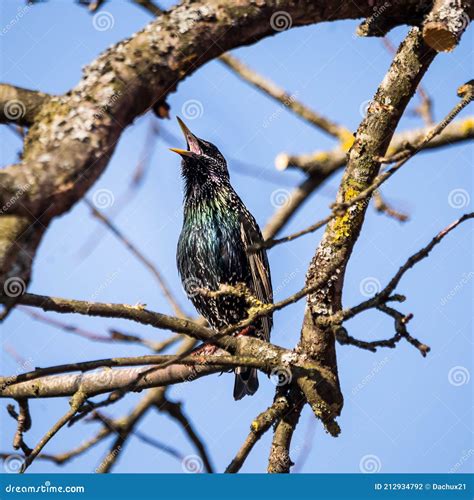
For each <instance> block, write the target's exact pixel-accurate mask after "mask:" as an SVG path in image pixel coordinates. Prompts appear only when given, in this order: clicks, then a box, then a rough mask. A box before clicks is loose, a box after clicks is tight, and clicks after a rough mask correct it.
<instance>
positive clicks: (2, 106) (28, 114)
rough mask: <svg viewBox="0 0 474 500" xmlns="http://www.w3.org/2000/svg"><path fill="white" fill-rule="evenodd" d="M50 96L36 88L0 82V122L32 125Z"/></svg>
mask: <svg viewBox="0 0 474 500" xmlns="http://www.w3.org/2000/svg"><path fill="white" fill-rule="evenodd" d="M50 98H51V97H50V96H49V95H47V94H43V93H42V92H38V91H36V90H28V89H23V88H21V87H14V86H13V85H8V84H6V83H0V123H16V124H17V125H22V126H26V127H29V126H31V125H32V124H33V123H34V121H35V119H36V116H37V114H38V113H39V111H40V109H41V108H42V107H43V106H44V105H45V104H46V103H47V102H48V101H49V100H50Z"/></svg>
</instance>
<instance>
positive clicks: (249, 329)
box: [236, 325, 255, 337]
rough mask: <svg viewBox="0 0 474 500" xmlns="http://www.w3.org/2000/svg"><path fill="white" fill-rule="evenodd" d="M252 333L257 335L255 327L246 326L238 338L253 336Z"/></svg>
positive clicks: (238, 334)
mask: <svg viewBox="0 0 474 500" xmlns="http://www.w3.org/2000/svg"><path fill="white" fill-rule="evenodd" d="M252 333H255V327H254V326H252V325H249V326H246V327H245V328H243V329H242V330H240V332H238V333H237V335H236V337H242V336H244V335H251V334H252Z"/></svg>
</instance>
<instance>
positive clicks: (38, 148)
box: [0, 0, 431, 303]
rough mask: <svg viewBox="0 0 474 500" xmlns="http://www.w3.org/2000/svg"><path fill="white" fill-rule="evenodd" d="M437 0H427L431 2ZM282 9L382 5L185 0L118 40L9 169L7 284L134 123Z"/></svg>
mask: <svg viewBox="0 0 474 500" xmlns="http://www.w3.org/2000/svg"><path fill="white" fill-rule="evenodd" d="M392 3H393V4H394V5H395V7H396V8H395V11H396V12H397V13H398V15H397V16H395V19H394V23H395V24H403V23H405V22H408V23H411V22H414V20H419V19H420V11H421V10H423V9H420V2H419V1H415V0H397V1H394V2H392ZM430 3H431V2H428V1H426V2H422V4H423V6H424V7H425V8H428V6H429V5H430ZM282 10H284V11H285V12H286V14H287V15H288V16H289V19H290V20H291V23H290V24H291V25H292V26H303V25H307V24H311V23H317V22H320V21H325V20H337V19H351V18H352V19H353V18H358V17H360V16H367V15H370V14H371V13H372V5H371V4H370V2H365V1H358V2H343V1H337V2H330V3H328V2H313V1H312V0H311V1H310V0H306V1H302V2H297V3H295V2H292V1H283V2H282V1H280V0H278V1H277V0H275V1H268V2H264V3H262V2H260V3H258V2H257V3H255V2H253V1H250V0H248V1H244V0H242V1H241V2H238V3H234V2H227V1H224V0H206V1H193V2H191V1H184V2H182V3H181V4H179V5H178V6H176V7H174V8H172V9H171V10H170V11H168V12H165V13H163V14H161V15H160V16H158V18H156V19H155V20H153V21H152V22H151V23H150V24H148V26H146V27H145V28H144V29H143V30H142V31H140V32H139V33H137V34H136V35H134V36H133V37H131V38H129V39H127V40H125V41H123V42H120V43H118V44H116V45H115V46H113V47H111V48H110V49H108V50H107V51H106V52H104V53H103V54H102V55H101V56H99V57H98V58H97V60H96V61H94V62H93V63H91V64H90V65H89V66H88V67H87V68H86V69H85V70H84V76H83V79H82V80H81V81H80V82H79V83H78V85H77V86H76V87H75V88H74V89H72V90H71V91H70V92H69V93H67V94H65V95H63V96H59V97H52V98H51V99H49V100H48V101H47V102H46V103H45V104H44V105H43V106H41V108H40V110H39V112H38V113H37V114H36V115H35V116H34V124H33V126H32V127H31V128H30V129H29V131H28V135H27V136H26V138H25V148H24V154H23V160H22V163H21V164H20V165H12V166H9V167H7V168H5V169H3V170H1V171H0V185H1V186H2V189H1V190H0V207H6V209H3V213H4V214H8V215H3V216H1V217H0V234H1V235H2V239H4V240H5V241H1V242H0V243H1V245H0V248H1V249H2V251H1V252H0V285H1V287H2V288H3V286H4V284H5V283H6V282H7V280H8V279H10V278H16V279H19V280H22V282H23V283H24V284H25V286H26V285H27V284H28V282H29V280H30V274H31V263H32V258H34V255H35V252H36V248H37V246H38V243H39V241H40V240H41V238H42V236H43V232H44V228H45V227H47V226H48V224H49V222H50V220H51V219H52V218H53V217H55V216H58V215H61V214H63V213H64V212H66V211H67V210H69V209H70V208H71V207H72V206H73V205H74V204H75V203H76V202H77V201H78V200H79V199H81V198H82V197H83V196H84V194H85V192H86V191H87V189H89V187H90V186H91V185H92V184H93V183H94V182H95V180H96V179H97V178H98V177H99V176H100V175H101V173H102V172H103V171H104V169H105V167H106V166H107V163H108V161H109V158H110V156H111V154H112V153H113V151H114V148H115V145H116V143H117V141H118V139H119V137H120V135H121V133H122V131H123V129H124V128H125V127H126V126H128V125H129V124H130V123H132V121H133V120H134V119H135V118H136V117H137V116H139V115H140V114H142V113H144V112H145V111H147V110H149V109H152V108H154V109H159V108H163V107H166V106H165V104H164V102H165V100H166V97H167V95H168V94H169V93H170V92H172V91H174V90H175V89H176V86H177V85H178V83H179V82H180V81H181V80H182V79H183V78H185V77H186V76H188V75H190V74H191V73H192V72H194V71H195V70H196V69H197V68H199V67H201V66H202V65H203V64H205V63H206V62H208V61H209V60H211V59H214V58H215V57H218V56H219V55H221V54H222V53H224V52H225V51H227V50H230V49H232V48H235V47H238V46H242V45H247V44H250V43H254V42H256V41H257V40H259V39H261V38H263V37H265V36H268V35H272V34H274V33H275V32H276V31H278V29H279V27H278V25H276V24H275V23H274V22H271V18H272V15H273V14H274V13H275V12H277V11H282ZM178 33H179V36H178ZM216 41H218V43H217V42H216ZM25 186H27V187H26V189H25ZM19 192H21V195H20V196H19V195H18V193H19ZM37 220H39V223H36V221H37ZM18 246H20V247H21V248H22V249H23V251H22V252H21V253H20V254H19V253H18V252H17V248H18ZM12 303H13V302H12Z"/></svg>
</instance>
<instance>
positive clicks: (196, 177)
mask: <svg viewBox="0 0 474 500" xmlns="http://www.w3.org/2000/svg"><path fill="white" fill-rule="evenodd" d="M178 123H179V126H180V127H181V130H182V131H183V134H184V138H185V139H186V146H187V149H179V148H170V151H173V152H174V153H178V154H179V155H180V156H181V158H182V162H181V168H182V173H183V177H184V178H185V180H186V183H187V184H190V185H193V184H194V185H197V184H204V183H206V182H208V181H211V182H217V183H225V182H227V181H228V180H229V172H228V170H227V163H226V161H225V158H224V156H223V155H222V153H221V152H220V151H219V150H218V149H217V147H216V146H214V144H212V143H210V142H207V141H205V140H203V139H200V138H199V137H196V136H195V135H194V134H193V133H192V132H191V131H190V130H189V128H188V127H187V126H186V125H185V123H184V122H183V120H181V118H179V117H178Z"/></svg>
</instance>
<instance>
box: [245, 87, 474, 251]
mask: <svg viewBox="0 0 474 500" xmlns="http://www.w3.org/2000/svg"><path fill="white" fill-rule="evenodd" d="M461 89H467V90H462V100H461V102H459V103H458V104H456V106H455V107H454V108H453V109H452V110H451V111H450V112H449V114H448V115H447V116H446V118H445V119H444V120H443V121H441V122H440V123H438V125H436V126H435V127H433V129H431V130H430V131H429V132H428V133H427V134H426V136H425V137H423V138H422V139H421V140H420V142H419V143H418V144H416V145H413V147H410V148H407V149H405V150H403V151H401V152H400V153H398V154H397V156H396V159H397V160H398V161H397V163H396V164H395V165H394V166H393V167H391V168H389V169H388V170H385V171H384V172H382V173H381V174H379V175H378V176H377V177H375V179H374V180H373V182H372V184H371V185H370V186H369V187H367V188H366V189H364V190H363V191H362V192H360V193H358V194H357V195H356V196H352V197H350V198H348V199H346V200H345V201H342V202H338V203H335V204H333V205H332V207H331V209H332V212H331V213H330V214H329V215H328V216H327V217H325V218H324V219H321V220H320V221H318V222H316V223H315V224H312V225H311V226H309V227H307V228H306V229H303V230H301V231H298V232H296V233H293V234H290V235H288V236H285V237H282V238H278V239H269V240H266V241H264V242H262V243H261V244H258V245H254V247H253V248H252V250H253V251H256V250H258V249H261V248H272V247H274V246H275V245H279V244H281V243H286V242H288V241H293V240H295V239H297V238H299V237H301V236H304V235H306V234H309V233H313V232H314V231H316V230H318V229H319V228H321V227H323V226H325V225H326V224H327V223H328V222H330V221H331V220H333V219H335V218H336V217H339V216H341V215H344V214H345V213H346V212H347V211H348V210H349V209H350V208H351V207H354V206H356V205H358V204H359V203H360V202H363V203H362V205H361V206H364V203H365V204H366V203H367V201H368V199H369V197H370V195H371V194H372V193H373V192H374V191H375V190H377V189H378V188H379V187H380V186H381V185H382V184H383V183H384V182H385V181H387V180H388V179H389V178H390V177H391V176H392V175H393V174H394V173H395V172H397V171H398V170H399V169H400V168H401V167H402V166H403V165H404V164H405V163H406V162H407V161H408V160H409V159H410V158H412V157H413V156H414V155H415V154H416V153H417V152H419V151H420V150H421V149H422V148H423V147H424V146H425V145H426V144H427V143H429V142H430V140H431V139H432V138H433V137H435V136H436V135H438V134H440V133H441V131H442V130H443V129H444V128H445V127H446V126H447V125H448V124H449V123H450V122H451V121H452V120H453V119H454V118H455V117H456V115H457V114H458V113H459V112H460V111H461V110H462V109H464V108H465V107H466V106H467V105H468V104H469V103H470V102H471V101H472V100H473V98H474V91H473V89H474V82H468V83H466V84H465V85H463V86H462V87H460V89H459V90H458V93H460V90H461ZM375 159H376V160H377V161H378V162H380V163H386V162H388V161H391V159H390V158H389V159H386V158H375ZM361 206H359V210H360V209H361Z"/></svg>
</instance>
